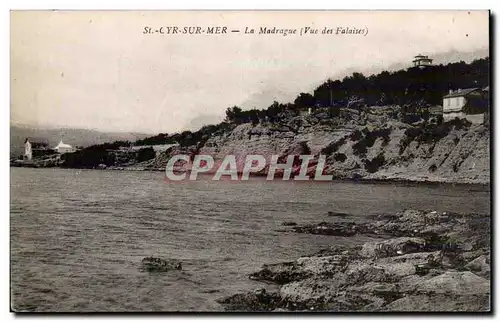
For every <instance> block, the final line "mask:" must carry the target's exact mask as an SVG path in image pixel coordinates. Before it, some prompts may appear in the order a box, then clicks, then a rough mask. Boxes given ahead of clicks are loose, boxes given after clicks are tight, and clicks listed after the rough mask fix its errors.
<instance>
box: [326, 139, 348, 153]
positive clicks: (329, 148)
mask: <svg viewBox="0 0 500 322" xmlns="http://www.w3.org/2000/svg"><path fill="white" fill-rule="evenodd" d="M345 141H346V139H345V138H342V139H340V140H338V141H336V142H333V143H330V144H328V145H327V146H326V147H324V148H323V149H322V150H321V154H326V155H330V154H332V153H335V152H337V150H338V149H339V148H340V147H341V146H342V145H344V144H345Z"/></svg>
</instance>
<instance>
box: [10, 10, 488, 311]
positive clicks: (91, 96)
mask: <svg viewBox="0 0 500 322" xmlns="http://www.w3.org/2000/svg"><path fill="white" fill-rule="evenodd" d="M490 19H491V17H490V12H489V11H477V10H471V11H467V10H460V11H459V10H456V11H327V10H324V11H64V10H63V11H58V10H47V11H44V10H42V11H11V14H10V89H11V92H10V158H11V159H10V166H11V167H10V198H11V199H10V288H11V290H10V294H11V297H10V307H11V311H13V312H16V313H23V312H51V313H54V312H73V313H82V312H83V313H86V312H213V311H215V312H273V313H279V312H324V311H326V312H332V313H339V312H340V313H343V312H354V313H356V312H373V313H384V312H385V313H386V312H424V313H425V312H428V313H429V312H447V313H457V312H491V302H490V298H491V285H492V281H491V264H490V253H491V252H490V251H491V241H490V232H491V225H490V219H491V186H490V184H491V133H492V132H491V124H492V122H493V120H492V118H491V116H490V115H491V113H490V110H491V106H490V43H489V39H490V35H489V30H490Z"/></svg>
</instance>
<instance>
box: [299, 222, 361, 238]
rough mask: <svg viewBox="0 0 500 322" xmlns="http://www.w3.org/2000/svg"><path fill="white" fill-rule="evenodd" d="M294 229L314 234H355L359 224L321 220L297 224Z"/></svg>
mask: <svg viewBox="0 0 500 322" xmlns="http://www.w3.org/2000/svg"><path fill="white" fill-rule="evenodd" d="M292 231H294V232H296V233H307V234H314V235H331V236H354V235H356V233H357V224H356V223H354V222H339V223H329V222H321V223H319V224H313V225H304V226H295V227H293V228H292Z"/></svg>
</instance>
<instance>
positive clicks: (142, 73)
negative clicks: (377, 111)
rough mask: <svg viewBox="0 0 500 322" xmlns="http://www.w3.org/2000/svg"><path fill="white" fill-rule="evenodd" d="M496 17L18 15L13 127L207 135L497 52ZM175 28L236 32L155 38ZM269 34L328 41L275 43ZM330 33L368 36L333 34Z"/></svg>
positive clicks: (14, 15) (284, 39) (283, 39)
mask: <svg viewBox="0 0 500 322" xmlns="http://www.w3.org/2000/svg"><path fill="white" fill-rule="evenodd" d="M488 18H489V16H488V12H487V11H388V12H383V11H376V12H375V11H371V12H370V11H304V12H300V11H267V12H266V11H240V12H238V11H191V12H183V11H143V12H139V11H13V12H11V50H10V59H11V66H10V91H11V104H10V108H11V123H20V124H28V125H33V126H50V127H71V128H88V129H97V130H101V131H121V132H143V133H159V132H162V133H165V132H167V133H172V132H176V131H181V130H184V129H187V128H196V127H198V126H201V125H203V124H207V123H208V124H210V123H214V122H217V121H220V120H222V118H223V117H224V112H225V110H226V108H228V107H231V106H234V105H239V106H243V107H244V108H252V107H256V108H265V107H267V106H268V105H270V103H272V100H273V99H278V100H280V99H283V98H290V100H293V98H294V97H295V96H297V94H298V93H300V92H307V91H311V89H313V88H314V86H317V85H320V84H321V83H322V82H323V81H325V80H326V79H328V78H329V77H333V78H335V75H341V74H342V72H343V71H345V70H359V71H361V72H363V71H366V70H373V69H381V70H382V69H384V68H385V67H387V66H391V65H394V64H401V63H407V64H408V66H409V65H410V64H411V60H412V59H413V56H415V55H417V54H419V53H422V54H428V55H431V57H432V55H433V54H438V53H444V52H449V51H457V52H472V51H476V50H480V49H483V50H484V49H488V46H489V21H488ZM167 26H177V27H179V28H181V29H182V28H183V27H185V26H186V27H189V26H193V27H195V26H199V27H200V28H201V29H202V30H206V28H207V27H212V26H213V27H215V26H220V27H224V26H226V27H227V29H228V33H227V34H219V35H213V34H212V35H207V34H198V35H189V34H159V33H154V30H159V28H160V27H163V29H162V30H163V32H166V31H167V28H166V27H167ZM145 27H150V28H151V30H152V31H153V33H152V34H148V33H146V34H145V33H144V31H145ZM260 27H267V28H268V29H269V28H272V27H276V28H280V29H281V28H286V29H297V32H299V33H300V30H301V28H304V27H310V28H312V29H318V32H319V34H307V35H302V36H301V35H287V36H283V35H276V34H274V35H273V34H264V35H263V34H258V33H259V28H260ZM325 27H326V28H327V29H333V30H334V32H335V30H336V29H337V28H338V27H343V28H345V27H348V28H357V29H362V30H365V33H366V31H367V34H366V35H335V34H321V31H322V30H323V29H324V28H325ZM246 28H248V30H250V29H252V28H253V29H254V30H255V34H245V29H246ZM234 29H237V30H240V32H238V33H236V32H235V33H233V32H230V30H234Z"/></svg>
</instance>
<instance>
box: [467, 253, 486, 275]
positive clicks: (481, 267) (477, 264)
mask: <svg viewBox="0 0 500 322" xmlns="http://www.w3.org/2000/svg"><path fill="white" fill-rule="evenodd" d="M465 268H466V269H468V270H469V271H472V272H474V273H476V274H478V275H480V276H483V277H487V278H489V276H490V258H489V256H486V255H481V256H479V257H478V258H476V259H474V260H473V261H471V262H469V263H468V264H467V265H465Z"/></svg>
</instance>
